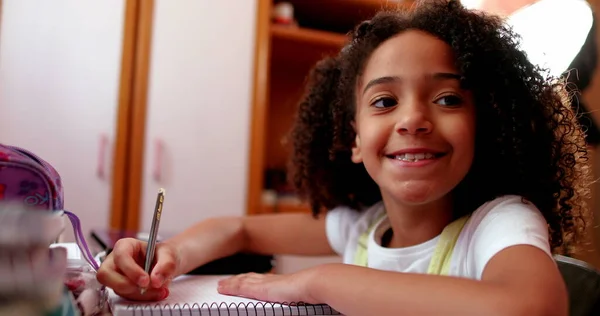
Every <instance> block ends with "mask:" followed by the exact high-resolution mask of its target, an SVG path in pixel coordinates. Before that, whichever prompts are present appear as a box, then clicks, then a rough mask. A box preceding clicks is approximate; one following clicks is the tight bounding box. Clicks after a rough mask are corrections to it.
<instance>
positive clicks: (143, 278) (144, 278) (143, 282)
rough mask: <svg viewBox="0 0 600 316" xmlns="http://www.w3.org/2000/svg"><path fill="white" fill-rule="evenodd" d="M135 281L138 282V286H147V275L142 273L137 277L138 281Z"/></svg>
mask: <svg viewBox="0 0 600 316" xmlns="http://www.w3.org/2000/svg"><path fill="white" fill-rule="evenodd" d="M137 283H138V286H139V287H145V286H147V285H148V277H147V276H145V275H144V276H141V277H140V278H139V279H138V282H137Z"/></svg>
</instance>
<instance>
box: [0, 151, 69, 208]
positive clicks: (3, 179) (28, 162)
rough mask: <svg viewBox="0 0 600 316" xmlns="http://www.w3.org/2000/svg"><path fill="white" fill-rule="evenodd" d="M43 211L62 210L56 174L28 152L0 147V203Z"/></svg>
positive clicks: (59, 185) (59, 182) (61, 198)
mask: <svg viewBox="0 0 600 316" xmlns="http://www.w3.org/2000/svg"><path fill="white" fill-rule="evenodd" d="M3 200H4V201H20V202H22V203H23V204H25V205H27V206H28V207H33V208H38V209H44V210H62V209H63V189H62V183H61V180H60V176H59V174H58V172H56V170H55V169H54V168H53V167H52V166H51V165H50V164H49V163H47V162H46V161H44V160H43V159H41V158H40V157H38V156H36V155H35V154H33V153H31V152H30V151H28V150H25V149H22V148H18V147H14V146H8V145H3V144H0V201H3Z"/></svg>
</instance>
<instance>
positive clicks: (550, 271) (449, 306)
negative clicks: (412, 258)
mask: <svg viewBox="0 0 600 316" xmlns="http://www.w3.org/2000/svg"><path fill="white" fill-rule="evenodd" d="M306 272H309V271H308V270H307V271H306ZM310 273H311V274H312V276H310V277H308V280H307V282H306V283H305V284H306V292H307V294H308V295H309V297H308V300H309V301H313V302H325V303H327V304H329V305H331V306H332V307H333V308H335V309H336V310H338V311H340V312H341V313H343V314H345V315H348V316H352V315H490V316H492V315H530V316H534V315H557V316H558V315H568V303H567V301H568V300H567V292H566V287H565V285H564V282H563V279H562V276H561V275H560V272H559V271H558V269H557V267H556V264H555V262H554V261H553V260H552V259H551V258H550V257H549V256H548V255H547V254H545V253H544V252H543V251H541V250H539V249H537V248H534V247H531V246H513V247H510V248H507V249H505V250H503V251H501V252H499V253H498V254H496V255H495V256H494V257H493V258H492V259H491V260H490V261H489V263H488V264H487V266H486V268H485V270H484V272H483V276H482V281H474V280H468V279H460V278H454V277H444V276H432V275H420V274H408V273H397V272H385V271H378V270H375V269H368V268H362V267H358V266H351V265H337V264H333V265H325V266H321V267H317V268H315V269H313V270H312V271H310ZM364 284H369V286H364Z"/></svg>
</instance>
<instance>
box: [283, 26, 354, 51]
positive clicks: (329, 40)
mask: <svg viewBox="0 0 600 316" xmlns="http://www.w3.org/2000/svg"><path fill="white" fill-rule="evenodd" d="M271 36H273V38H274V39H280V40H287V41H295V42H300V43H306V44H313V45H319V46H331V47H332V48H336V49H341V48H342V47H343V46H344V44H345V43H346V40H347V38H346V36H345V35H344V34H339V33H333V32H327V31H320V30H313V29H307V28H302V27H297V26H287V25H279V24H272V25H271Z"/></svg>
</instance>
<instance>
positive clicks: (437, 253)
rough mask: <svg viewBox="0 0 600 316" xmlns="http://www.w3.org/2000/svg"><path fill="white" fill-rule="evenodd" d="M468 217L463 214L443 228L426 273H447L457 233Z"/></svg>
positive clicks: (458, 233)
mask: <svg viewBox="0 0 600 316" xmlns="http://www.w3.org/2000/svg"><path fill="white" fill-rule="evenodd" d="M468 219H469V217H468V216H463V217H461V218H459V219H457V220H455V221H454V222H452V223H450V224H448V226H446V228H444V230H443V231H442V235H441V236H440V240H439V241H438V243H437V245H436V246H435V250H434V251H433V257H432V258H431V262H430V263H429V267H428V268H427V274H436V275H448V272H450V259H451V258H452V252H453V251H454V245H456V240H458V235H460V232H461V231H462V229H463V227H464V226H465V223H466V222H467V220H468Z"/></svg>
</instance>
